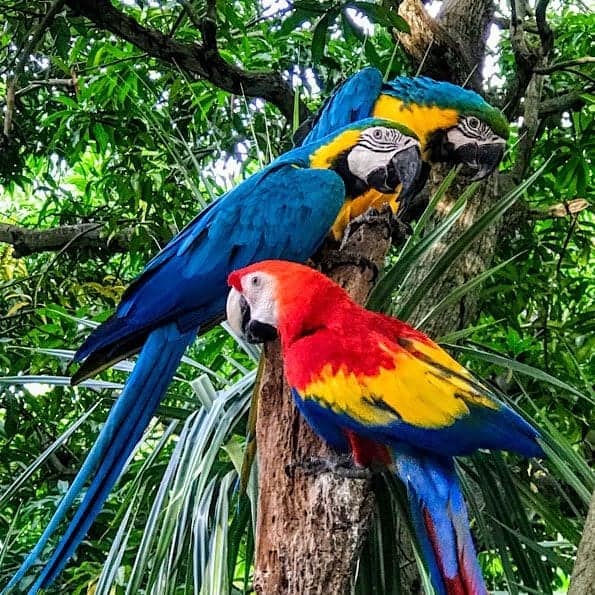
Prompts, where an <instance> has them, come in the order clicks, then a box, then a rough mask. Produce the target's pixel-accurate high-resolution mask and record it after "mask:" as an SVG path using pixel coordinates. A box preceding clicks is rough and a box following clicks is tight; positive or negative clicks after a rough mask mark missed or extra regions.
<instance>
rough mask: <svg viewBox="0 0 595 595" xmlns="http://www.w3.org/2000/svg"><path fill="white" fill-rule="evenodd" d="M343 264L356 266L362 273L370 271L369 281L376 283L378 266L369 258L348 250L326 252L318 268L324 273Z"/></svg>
mask: <svg viewBox="0 0 595 595" xmlns="http://www.w3.org/2000/svg"><path fill="white" fill-rule="evenodd" d="M345 266H353V267H357V268H358V269H359V270H360V272H361V273H362V275H363V274H364V273H365V272H366V271H371V273H372V279H371V281H372V283H373V284H374V283H376V280H377V279H378V275H379V273H380V271H379V270H378V267H377V266H376V265H375V264H374V263H373V262H372V261H371V260H370V259H369V258H366V257H365V256H361V255H360V254H353V253H351V252H349V251H348V250H343V251H339V252H336V251H333V252H328V253H327V254H325V255H324V259H323V260H321V262H320V270H321V271H322V272H323V273H325V274H327V273H330V272H331V271H333V270H334V269H336V268H338V267H345Z"/></svg>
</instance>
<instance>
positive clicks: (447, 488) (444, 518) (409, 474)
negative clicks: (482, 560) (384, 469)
mask: <svg viewBox="0 0 595 595" xmlns="http://www.w3.org/2000/svg"><path fill="white" fill-rule="evenodd" d="M394 457H395V465H396V468H397V473H398V475H399V477H400V478H401V479H402V481H403V482H404V483H405V485H406V486H407V495H408V499H409V506H410V509H411V516H412V519H413V527H414V529H415V533H416V536H417V539H418V541H419V544H420V546H421V550H422V553H423V556H424V558H425V562H426V564H427V566H428V570H429V573H430V579H431V581H432V585H433V587H434V589H435V591H436V593H437V594H438V595H487V589H486V587H485V584H484V582H483V578H482V576H481V570H480V568H479V564H478V562H477V554H476V552H475V547H474V546H473V539H472V537H471V530H470V528H469V519H468V517H467V509H466V506H465V501H464V499H463V494H462V492H461V489H460V486H459V480H458V478H457V475H456V471H455V468H454V461H453V459H451V458H446V457H444V458H441V457H436V456H432V455H429V454H424V453H420V454H419V455H418V453H417V452H415V453H411V454H402V453H399V452H395V453H394Z"/></svg>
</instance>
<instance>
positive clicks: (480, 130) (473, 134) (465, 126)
mask: <svg viewBox="0 0 595 595" xmlns="http://www.w3.org/2000/svg"><path fill="white" fill-rule="evenodd" d="M457 129H458V130H459V131H460V132H461V133H462V134H464V135H465V136H467V137H470V138H475V139H478V140H482V139H485V138H488V137H489V136H490V135H491V134H492V129H491V128H490V127H489V126H488V125H487V124H486V123H485V122H482V121H481V120H479V123H478V125H477V126H471V125H470V124H469V121H468V119H464V120H461V122H459V123H458V124H457Z"/></svg>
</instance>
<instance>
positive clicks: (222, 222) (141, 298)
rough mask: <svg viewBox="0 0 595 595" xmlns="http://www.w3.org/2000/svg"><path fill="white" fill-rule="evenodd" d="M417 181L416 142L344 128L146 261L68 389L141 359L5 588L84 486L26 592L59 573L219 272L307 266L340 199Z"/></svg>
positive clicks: (212, 209)
mask: <svg viewBox="0 0 595 595" xmlns="http://www.w3.org/2000/svg"><path fill="white" fill-rule="evenodd" d="M420 171H421V156H420V146H419V143H418V141H417V139H416V138H415V136H414V135H413V134H412V133H411V132H410V131H409V130H407V129H406V128H405V127H404V126H402V125H400V124H398V123H395V122H387V121H384V120H380V119H367V120H362V121H360V122H357V123H354V124H350V125H349V126H347V127H344V128H343V129H341V130H339V131H335V132H334V133H333V134H331V135H330V136H326V137H325V138H323V139H321V140H318V141H316V142H314V143H310V144H308V145H304V146H303V147H299V148H296V149H294V150H292V151H289V152H288V153H285V154H284V155H282V156H281V157H279V158H278V159H276V160H275V161H273V162H272V163H271V164H270V165H269V166H267V167H265V168H264V169H262V170H261V171H260V172H258V173H256V174H254V175H253V176H251V177H250V178H248V179H247V180H245V181H244V182H243V183H241V184H240V185H239V186H237V187H236V188H234V189H233V190H231V191H230V192H228V193H227V194H225V195H223V196H222V197H221V198H220V199H219V200H217V201H215V202H214V203H212V204H211V205H209V207H208V208H206V209H205V210H204V211H202V212H201V213H200V214H199V215H198V216H197V217H196V218H195V219H194V220H193V221H192V222H191V223H190V224H189V225H188V226H187V227H186V228H185V229H184V230H183V231H182V232H180V233H179V234H178V235H177V236H176V237H175V238H174V239H173V240H172V241H171V242H170V243H169V244H168V245H167V246H166V247H165V248H164V249H163V250H162V251H161V252H160V253H159V254H158V255H157V256H155V258H153V260H151V261H150V262H149V264H148V265H147V266H146V268H145V270H144V271H143V273H142V274H141V275H140V276H139V277H138V278H137V279H136V280H135V281H134V282H133V283H132V284H131V285H130V286H129V287H128V289H127V290H126V292H125V293H124V295H123V296H122V300H121V302H120V304H119V305H118V307H117V309H116V312H115V314H114V315H113V316H112V317H111V318H109V319H108V320H107V321H106V322H104V323H103V324H102V325H101V326H100V327H98V328H97V329H95V330H94V331H93V333H92V334H91V335H90V336H89V338H88V339H87V340H86V341H85V343H84V344H83V345H82V347H81V348H80V349H79V350H78V351H77V353H76V356H75V360H76V361H81V360H84V362H83V364H82V365H81V367H80V368H79V369H78V371H77V372H76V374H75V375H74V376H73V383H78V382H80V381H82V380H84V379H85V378H88V377H89V376H92V375H93V374H95V373H97V372H98V371H100V370H103V369H105V368H107V367H109V366H111V365H113V364H114V363H115V362H117V361H119V360H121V359H123V358H125V357H128V356H129V355H132V354H134V353H137V352H139V351H140V356H139V358H138V361H137V362H136V366H135V367H134V370H133V372H132V373H131V375H130V376H129V378H128V380H127V382H126V385H125V387H124V389H123V391H122V394H121V395H120V396H119V397H118V400H117V401H116V403H115V404H114V406H113V408H112V410H111V411H110V413H109V416H108V418H107V421H106V423H105V425H104V427H103V429H102V430H101V433H100V434H99V437H98V438H97V441H96V443H95V444H94V446H93V448H92V450H91V451H90V453H89V455H88V456H87V459H86V460H85V462H84V464H83V466H82V468H81V470H80V472H79V474H78V475H77V477H76V478H75V480H74V482H73V484H72V485H71V487H70V489H69V491H68V493H67V494H66V495H65V497H64V499H63V500H62V502H61V503H60V505H59V507H58V509H57V510H56V513H55V514H54V517H53V518H52V520H51V521H50V524H49V525H48V527H47V529H46V530H45V532H44V533H43V535H42V537H41V538H40V540H39V542H38V543H37V545H36V546H35V548H34V549H33V551H32V552H31V554H30V555H29V556H28V557H27V559H26V560H25V562H24V563H23V565H22V566H21V568H20V569H19V571H18V572H17V574H16V575H15V576H14V577H13V579H12V580H11V582H10V583H9V585H8V586H7V589H6V590H9V589H11V588H12V587H14V586H16V585H17V584H18V582H19V581H20V580H21V578H22V577H23V576H25V574H26V573H27V572H28V571H29V570H30V569H31V567H32V566H33V564H35V563H36V561H37V559H38V558H39V557H40V556H41V554H42V552H43V549H44V547H45V545H46V543H47V542H48V540H49V538H50V536H51V535H52V534H53V533H54V532H55V531H56V529H57V528H58V525H59V524H60V522H61V521H62V520H63V519H64V517H65V515H66V513H67V512H68V510H69V509H70V508H71V507H72V506H73V505H74V503H75V500H76V499H77V497H78V496H79V495H80V494H81V492H82V491H83V488H84V486H85V484H86V482H87V481H88V480H91V483H90V485H89V487H88V489H87V490H86V492H85V495H84V498H83V500H82V502H81V503H80V504H79V506H78V509H77V511H76V513H75V515H74V518H73V519H72V521H71V522H70V524H69V525H68V527H67V529H66V532H65V533H64V535H63V537H62V539H61V541H60V542H59V543H58V546H57V547H56V549H55V550H54V552H53V554H52V556H51V558H50V559H49V561H48V562H47V563H46V564H45V566H44V568H43V570H42V571H41V574H40V575H39V577H38V578H37V580H36V582H35V583H34V584H33V586H32V587H31V589H30V591H29V593H36V592H37V590H38V589H40V588H42V587H45V586H47V585H48V584H50V583H51V582H52V580H53V579H54V578H55V577H56V575H57V574H58V573H59V572H60V571H61V570H62V568H63V567H64V565H65V564H66V562H67V561H68V559H69V558H70V556H71V555H72V553H73V552H74V550H75V548H76V547H77V545H78V544H79V543H80V542H81V540H82V539H83V538H84V536H85V534H86V532H87V530H88V528H89V527H90V525H91V523H92V522H93V520H94V519H95V517H96V516H97V514H98V513H99V511H100V510H101V508H102V506H103V503H104V501H105V499H106V498H107V496H108V494H109V492H110V491H111V489H112V486H113V485H114V483H115V482H116V480H117V478H118V476H119V474H120V473H121V471H122V468H123V467H124V464H125V462H126V460H127V458H128V457H129V455H130V453H131V452H132V451H133V450H134V447H135V445H136V444H137V442H138V441H139V439H140V438H141V436H142V434H143V432H144V431H145V429H146V427H147V425H148V424H149V421H150V419H151V417H152V416H153V415H154V413H155V410H156V408H157V406H158V404H159V402H160V400H161V398H162V397H163V395H164V394H165V391H166V389H167V386H168V384H169V383H170V381H171V379H172V377H173V375H174V372H175V370H176V368H177V366H178V364H179V362H180V359H181V357H182V355H183V353H184V351H185V350H186V347H187V346H188V345H190V344H191V343H192V342H193V341H194V339H195V337H196V335H197V333H203V332H205V331H206V330H208V329H209V328H211V327H212V326H214V325H215V324H217V323H219V322H220V321H221V320H222V319H223V318H224V312H225V300H226V297H227V283H226V280H227V276H228V274H229V273H230V272H231V271H232V270H234V269H237V268H240V267H242V266H246V265H248V264H250V263H252V262H256V261H259V260H262V259H265V258H284V259H287V260H292V261H305V260H306V259H308V258H309V257H310V256H312V255H313V254H314V253H315V252H316V250H317V249H318V248H319V246H320V245H321V244H322V242H323V240H324V239H325V237H326V236H327V235H328V233H329V230H330V228H331V226H332V224H333V222H334V221H335V219H336V217H337V215H338V213H339V211H340V209H341V207H342V206H343V203H344V202H345V201H346V200H352V199H355V198H357V197H358V196H359V195H360V194H361V193H364V192H367V191H368V190H369V189H371V188H373V189H374V190H376V191H378V192H380V193H387V194H388V195H392V194H393V193H394V192H395V191H399V192H400V196H401V197H402V200H403V201H404V202H407V201H408V200H409V199H410V198H411V194H412V192H414V191H415V189H416V188H417V187H418V186H419V181H418V177H419V175H420ZM3 592H5V591H3Z"/></svg>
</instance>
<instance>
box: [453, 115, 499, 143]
mask: <svg viewBox="0 0 595 595" xmlns="http://www.w3.org/2000/svg"><path fill="white" fill-rule="evenodd" d="M446 138H447V139H448V141H449V142H450V143H452V144H453V145H454V146H455V147H460V146H462V145H466V144H469V143H471V142H474V143H476V144H477V145H485V144H490V145H493V144H499V143H502V144H503V145H504V144H506V141H505V140H504V139H503V138H502V137H500V136H498V135H497V134H495V133H494V132H493V131H492V129H491V128H490V127H489V126H488V125H487V124H486V123H485V122H482V121H481V120H480V119H479V118H476V117H474V116H471V117H469V118H464V119H463V120H461V121H460V122H459V123H458V124H457V125H456V126H454V127H453V128H450V129H449V130H448V131H447V132H446Z"/></svg>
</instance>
